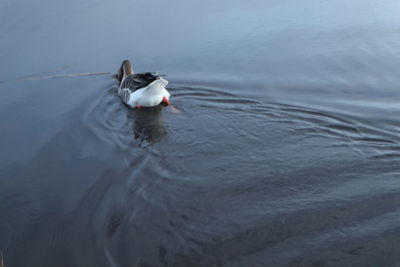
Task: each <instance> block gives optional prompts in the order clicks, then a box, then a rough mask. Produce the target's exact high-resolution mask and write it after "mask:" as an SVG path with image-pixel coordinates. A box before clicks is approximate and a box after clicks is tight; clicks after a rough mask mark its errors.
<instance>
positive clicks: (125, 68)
mask: <svg viewBox="0 0 400 267" xmlns="http://www.w3.org/2000/svg"><path fill="white" fill-rule="evenodd" d="M131 74H133V70H132V64H131V62H130V61H129V60H127V59H125V60H124V61H122V64H121V67H120V68H119V69H118V72H117V74H116V75H115V78H117V80H118V81H119V82H120V83H121V81H122V79H123V78H124V77H126V76H129V75H131Z"/></svg>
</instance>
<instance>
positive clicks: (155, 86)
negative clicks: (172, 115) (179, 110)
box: [115, 59, 171, 109]
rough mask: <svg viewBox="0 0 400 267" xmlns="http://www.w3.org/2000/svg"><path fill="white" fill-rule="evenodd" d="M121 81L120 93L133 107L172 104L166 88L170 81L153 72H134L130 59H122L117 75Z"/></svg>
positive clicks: (123, 99)
mask: <svg viewBox="0 0 400 267" xmlns="http://www.w3.org/2000/svg"><path fill="white" fill-rule="evenodd" d="M115 77H116V78H117V80H118V82H119V88H118V92H117V93H118V95H119V96H120V97H121V99H122V101H123V102H124V103H125V104H126V105H128V106H130V107H133V108H138V109H139V108H142V107H155V106H158V105H160V104H161V103H163V104H165V105H170V101H169V98H170V96H171V95H170V93H169V92H168V91H167V89H166V88H165V87H166V86H167V85H168V81H167V80H165V79H164V78H163V77H162V76H160V75H157V74H155V73H153V72H144V73H134V72H133V69H132V64H131V62H130V61H129V60H127V59H125V60H124V61H122V64H121V67H120V68H119V69H118V72H117V74H116V75H115Z"/></svg>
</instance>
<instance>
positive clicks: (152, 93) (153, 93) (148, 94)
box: [122, 78, 170, 107]
mask: <svg viewBox="0 0 400 267" xmlns="http://www.w3.org/2000/svg"><path fill="white" fill-rule="evenodd" d="M167 84H168V81H167V80H165V79H163V78H158V79H157V80H155V81H154V82H152V83H151V84H149V85H148V86H146V87H143V88H140V89H137V90H136V91H134V92H132V93H131V94H130V97H129V100H128V102H127V104H128V105H129V106H131V107H137V106H141V107H154V106H158V105H159V104H160V103H161V102H162V101H163V99H164V98H166V99H167V100H169V97H170V93H169V92H168V91H167V89H165V86H166V85H167ZM124 89H126V88H123V89H122V90H124Z"/></svg>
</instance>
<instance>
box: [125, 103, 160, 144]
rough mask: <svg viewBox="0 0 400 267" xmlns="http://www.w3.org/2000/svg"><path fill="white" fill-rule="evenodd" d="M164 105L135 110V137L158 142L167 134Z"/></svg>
mask: <svg viewBox="0 0 400 267" xmlns="http://www.w3.org/2000/svg"><path fill="white" fill-rule="evenodd" d="M162 109H163V106H161V105H160V106H157V107H153V108H143V109H138V110H135V112H134V115H133V116H132V117H133V119H134V121H135V122H134V127H133V134H134V136H135V139H139V140H140V141H147V142H150V143H152V142H157V141H160V140H161V139H162V138H163V137H165V136H166V135H167V128H166V126H165V123H164V121H163V118H162Z"/></svg>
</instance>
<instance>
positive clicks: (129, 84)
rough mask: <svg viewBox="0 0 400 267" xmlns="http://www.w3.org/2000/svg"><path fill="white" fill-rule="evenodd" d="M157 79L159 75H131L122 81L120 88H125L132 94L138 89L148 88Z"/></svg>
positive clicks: (150, 73) (148, 73)
mask: <svg viewBox="0 0 400 267" xmlns="http://www.w3.org/2000/svg"><path fill="white" fill-rule="evenodd" d="M159 77H160V75H156V74H155V73H152V72H145V73H135V74H131V75H129V76H128V77H126V78H125V79H124V80H123V81H122V83H121V86H120V88H121V89H125V88H127V89H129V90H130V91H131V92H134V91H136V90H138V89H140V88H143V87H146V86H148V85H149V84H151V83H152V82H154V81H155V80H156V79H157V78H159Z"/></svg>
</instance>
